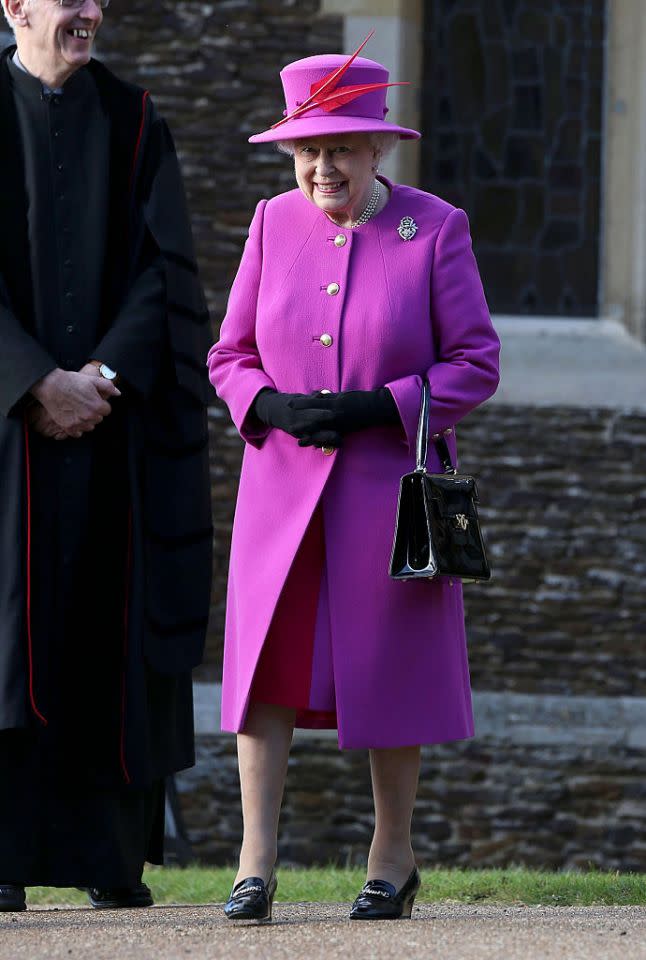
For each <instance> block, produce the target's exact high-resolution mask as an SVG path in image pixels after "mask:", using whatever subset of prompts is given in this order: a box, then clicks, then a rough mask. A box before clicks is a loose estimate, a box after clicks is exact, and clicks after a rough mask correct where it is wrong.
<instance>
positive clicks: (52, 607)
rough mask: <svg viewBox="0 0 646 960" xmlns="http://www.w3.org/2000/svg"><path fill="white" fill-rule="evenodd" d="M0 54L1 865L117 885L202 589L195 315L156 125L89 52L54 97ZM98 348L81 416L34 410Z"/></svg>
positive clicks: (26, 876)
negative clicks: (109, 383) (46, 423)
mask: <svg viewBox="0 0 646 960" xmlns="http://www.w3.org/2000/svg"><path fill="white" fill-rule="evenodd" d="M12 54H13V49H10V50H9V51H6V52H5V53H4V54H3V55H2V57H1V58H0V124H1V127H2V139H1V141H0V169H1V170H2V181H1V182H0V490H1V496H0V882H5V883H6V882H11V883H21V884H25V885H29V884H45V885H61V886H65V885H77V886H127V885H131V884H133V883H135V882H137V880H138V878H139V874H140V871H141V867H142V865H143V860H144V859H149V860H152V861H154V862H159V861H160V859H161V853H162V830H163V789H162V784H163V778H164V777H165V776H166V775H168V774H169V773H172V772H174V771H176V770H179V769H182V768H184V767H187V766H189V765H191V764H192V762H193V726H192V696H191V673H190V671H191V668H192V667H194V666H195V665H196V664H197V663H198V662H199V660H200V657H201V652H202V646H203V640H204V635H205V629H206V621H207V616H208V609H209V592H210V577H211V539H212V528H211V512H210V489H209V472H208V455H207V425H206V413H205V402H206V397H207V391H206V386H207V384H206V376H205V367H204V362H205V356H206V351H207V349H208V345H209V326H208V314H207V311H206V308H205V303H204V297H203V294H202V291H201V288H200V284H199V280H198V277H197V268H196V264H195V258H194V253H193V248H192V240H191V232H190V225H189V220H188V216H187V211H186V207H185V201H184V195H183V188H182V183H181V177H180V173H179V168H178V164H177V158H176V155H175V151H174V147H173V143H172V139H171V137H170V134H169V132H168V128H167V127H166V125H165V123H164V121H163V120H162V119H161V118H160V117H159V116H158V115H157V114H156V112H155V110H154V107H153V106H152V104H151V101H150V98H149V97H148V95H147V93H146V92H145V91H143V90H140V89H139V88H136V87H133V86H131V85H128V84H125V83H123V82H121V81H120V80H118V79H117V78H116V77H114V76H113V75H112V74H111V73H110V72H109V71H108V70H107V69H106V68H105V67H103V66H102V65H101V64H100V63H98V62H96V61H92V62H91V63H90V64H89V65H88V66H87V67H85V68H82V69H81V70H79V71H78V72H77V73H75V74H74V75H73V76H72V77H71V78H70V79H69V80H68V82H67V83H66V84H65V87H64V89H63V92H62V93H61V94H55V93H54V94H48V95H45V94H44V93H43V91H42V87H41V84H40V82H39V81H38V80H37V79H35V78H34V77H32V76H30V75H28V74H26V73H24V72H22V71H20V70H19V68H18V67H17V66H16V65H15V64H14V63H13V62H12V60H11V56H12ZM91 358H96V359H99V360H101V361H103V362H105V363H107V364H108V365H109V366H111V367H113V368H114V369H115V370H117V371H118V372H119V374H120V376H121V377H122V380H123V386H122V396H121V398H119V399H117V400H115V401H113V404H112V407H113V411H112V413H111V414H110V416H109V417H107V418H106V419H105V420H104V421H103V423H101V424H100V425H99V426H98V427H97V428H96V429H95V430H94V431H93V432H91V433H89V434H86V435H84V436H83V437H82V438H81V439H79V440H64V441H53V440H47V439H44V438H42V437H41V436H39V435H37V434H36V433H35V432H34V431H32V430H31V429H30V428H29V427H28V421H27V418H26V410H27V407H28V404H29V402H30V394H29V389H30V387H31V386H32V385H33V384H34V383H35V382H36V381H37V380H39V379H40V378H41V377H43V376H44V375H45V374H46V373H48V372H49V371H50V370H53V369H54V368H56V367H61V368H63V369H68V370H78V369H80V367H82V366H83V364H84V363H86V362H87V361H88V360H89V359H91Z"/></svg>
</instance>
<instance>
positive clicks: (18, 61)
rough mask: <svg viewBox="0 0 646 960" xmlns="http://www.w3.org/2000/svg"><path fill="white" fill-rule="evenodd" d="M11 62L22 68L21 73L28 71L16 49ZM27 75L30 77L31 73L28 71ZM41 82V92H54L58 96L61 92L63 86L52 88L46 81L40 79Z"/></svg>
mask: <svg viewBox="0 0 646 960" xmlns="http://www.w3.org/2000/svg"><path fill="white" fill-rule="evenodd" d="M13 62H14V63H15V64H16V66H17V67H18V69H19V70H22V72H23V73H29V70H28V69H27V67H25V66H24V65H23V62H22V60H21V59H20V57H19V56H18V51H17V50H16V52H15V53H14V55H13ZM29 76H30V77H31V76H32V74H31V73H29ZM41 84H42V88H43V93H44V94H46V95H49V94H50V93H55V94H57V95H58V96H60V95H61V94H62V93H63V88H62V87H56V89H54V88H53V87H48V86H47V84H46V83H42V81H41Z"/></svg>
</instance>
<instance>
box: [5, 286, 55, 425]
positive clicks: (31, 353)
mask: <svg viewBox="0 0 646 960" xmlns="http://www.w3.org/2000/svg"><path fill="white" fill-rule="evenodd" d="M0 343H1V344H2V347H1V348H0V416H3V417H9V416H11V415H15V414H16V413H18V412H19V411H20V407H21V403H20V402H21V400H23V398H24V397H25V394H26V393H27V392H28V390H29V389H30V387H33V385H34V384H35V383H36V382H37V381H38V380H40V379H41V378H42V377H44V376H45V375H46V374H48V373H50V372H51V371H52V370H55V369H56V361H55V360H54V359H53V357H51V356H50V354H49V353H48V352H47V350H45V348H44V347H42V346H41V345H40V344H39V343H38V341H37V340H35V339H34V338H33V337H32V336H30V334H29V333H28V332H27V331H26V330H25V328H24V327H23V326H22V325H21V324H20V322H19V321H18V319H17V317H16V316H15V314H14V313H13V311H12V309H11V304H10V302H9V295H8V293H7V288H6V286H5V283H4V280H3V278H2V276H0Z"/></svg>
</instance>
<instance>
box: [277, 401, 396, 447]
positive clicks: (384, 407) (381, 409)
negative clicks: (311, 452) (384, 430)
mask: <svg viewBox="0 0 646 960" xmlns="http://www.w3.org/2000/svg"><path fill="white" fill-rule="evenodd" d="M299 405H302V409H305V408H307V409H310V410H311V409H318V410H324V411H326V413H328V414H331V415H332V416H331V417H327V418H326V422H325V430H324V431H322V432H321V436H320V437H319V435H318V432H313V433H312V434H311V435H310V436H308V437H306V438H303V439H302V440H299V441H298V443H299V446H301V447H309V446H322V445H326V446H327V445H328V444H329V433H330V431H331V430H332V431H335V432H336V433H338V434H340V435H341V436H345V434H348V433H355V432H356V431H357V430H365V429H366V428H367V427H384V426H388V425H391V424H398V423H399V422H400V419H399V411H398V410H397V405H396V403H395V401H394V399H393V396H392V394H391V392H390V390H388V389H387V388H386V387H381V388H380V389H378V390H346V391H342V392H341V393H326V394H322V395H321V396H319V397H307V398H303V399H302V400H300V399H299V400H294V401H293V407H294V409H296V410H297V409H300V406H299ZM323 433H325V438H323V439H322V437H323Z"/></svg>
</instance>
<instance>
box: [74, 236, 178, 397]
mask: <svg viewBox="0 0 646 960" xmlns="http://www.w3.org/2000/svg"><path fill="white" fill-rule="evenodd" d="M167 351H168V334H167V324H166V283H165V274H164V262H163V259H162V257H161V254H160V253H159V250H158V249H157V247H156V246H155V244H154V242H153V240H152V237H151V236H150V234H148V235H147V236H146V240H145V243H144V245H143V250H142V254H141V257H140V263H139V267H138V270H137V276H136V279H135V281H134V283H133V285H132V286H131V288H130V290H129V291H128V294H127V296H126V299H125V302H124V303H123V305H122V307H121V309H120V310H119V313H118V314H117V316H116V317H115V320H114V322H113V323H112V325H111V326H110V329H109V330H108V331H107V333H106V334H105V336H104V337H103V339H102V340H101V341H100V343H98V344H97V346H96V347H95V349H94V350H93V351H92V357H91V358H90V359H94V360H100V361H101V362H102V363H107V365H108V366H109V367H112V369H113V370H116V371H117V373H118V374H119V375H120V376H122V377H123V378H124V380H125V381H126V383H127V384H128V385H129V386H131V387H133V388H134V389H135V390H136V391H137V392H138V393H140V394H142V396H148V395H149V394H150V392H151V390H152V388H153V386H154V384H155V381H156V380H157V377H158V376H159V372H160V368H161V361H162V358H163V357H164V356H165V355H166V353H167Z"/></svg>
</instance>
